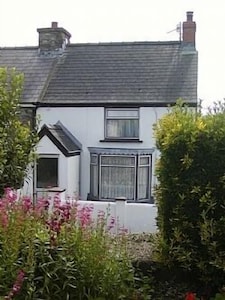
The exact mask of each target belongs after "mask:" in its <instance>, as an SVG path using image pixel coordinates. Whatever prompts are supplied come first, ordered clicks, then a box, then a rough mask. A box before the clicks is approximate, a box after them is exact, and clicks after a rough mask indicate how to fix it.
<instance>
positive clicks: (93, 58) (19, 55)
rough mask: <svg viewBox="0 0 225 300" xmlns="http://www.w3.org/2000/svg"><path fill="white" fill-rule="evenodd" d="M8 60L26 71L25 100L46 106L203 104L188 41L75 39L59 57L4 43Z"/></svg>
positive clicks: (2, 59) (0, 58)
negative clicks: (95, 41)
mask: <svg viewBox="0 0 225 300" xmlns="http://www.w3.org/2000/svg"><path fill="white" fill-rule="evenodd" d="M56 60H57V62H56ZM2 64H3V65H4V64H6V65H11V66H15V67H18V69H19V70H22V71H23V72H24V73H25V88H24V101H25V102H29V101H31V102H36V101H37V102H38V103H39V105H40V106H41V105H47V106H51V105H52V106H54V105H58V106H61V105H68V106H76V105H89V106H90V105H104V104H109V105H110V104H112V105H114V104H115V105H117V104H122V105H125V104H134V105H156V106H157V105H160V104H162V103H163V104H165V103H174V102H175V101H176V100H177V99H178V98H180V97H181V98H183V99H184V100H185V101H186V102H187V103H191V104H196V103H197V52H196V51H191V52H189V51H185V49H184V48H183V46H182V42H176V41H175V42H124V43H99V44H70V45H67V47H66V50H65V52H64V53H63V54H62V55H61V56H59V57H58V59H57V58H51V57H41V56H39V55H38V50H37V49H34V48H33V49H32V48H27V49H26V48H21V49H12V50H10V49H4V48H3V49H0V66H1V65H2Z"/></svg>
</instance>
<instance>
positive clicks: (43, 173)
mask: <svg viewBox="0 0 225 300" xmlns="http://www.w3.org/2000/svg"><path fill="white" fill-rule="evenodd" d="M36 172H37V183H36V184H37V188H50V187H57V186H58V157H40V158H39V159H38V161H37V166H36Z"/></svg>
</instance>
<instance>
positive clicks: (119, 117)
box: [105, 108, 140, 140]
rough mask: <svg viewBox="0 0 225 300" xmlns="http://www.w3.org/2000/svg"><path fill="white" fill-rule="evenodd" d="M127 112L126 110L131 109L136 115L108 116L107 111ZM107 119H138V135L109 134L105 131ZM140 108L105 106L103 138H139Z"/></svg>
mask: <svg viewBox="0 0 225 300" xmlns="http://www.w3.org/2000/svg"><path fill="white" fill-rule="evenodd" d="M123 111H124V112H128V111H131V112H132V111H133V112H136V113H137V115H136V116H120V115H119V114H118V115H115V116H109V112H123ZM109 120H138V129H137V130H138V135H137V136H130V137H129V136H109V135H108V133H107V122H108V121H109ZM139 123H140V110H139V108H105V139H115V140H118V139H123V140H131V139H132V140H133V139H137V140H138V139H139V136H140V132H139V131H140V124H139Z"/></svg>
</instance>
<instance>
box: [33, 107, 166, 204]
mask: <svg viewBox="0 0 225 300" xmlns="http://www.w3.org/2000/svg"><path fill="white" fill-rule="evenodd" d="M166 112H167V108H165V107H162V108H154V107H141V108H140V140H141V141H143V142H142V143H135V142H133V143H132V142H131V143H122V142H119V143H118V142H116V143H115V142H111V143H109V142H107V143H106V142H100V140H103V139H104V107H69V108H66V107H56V108H48V107H40V108H38V111H37V114H38V115H39V116H40V119H41V124H40V126H42V125H43V124H55V123H57V121H60V122H62V124H63V125H64V126H65V127H66V128H67V129H68V130H69V131H70V132H71V133H72V134H73V135H74V136H75V137H76V138H77V139H78V140H79V141H80V142H81V144H82V146H83V149H82V152H81V157H80V159H81V161H80V163H81V166H80V170H81V177H80V181H81V182H80V197H81V199H84V200H85V199H86V198H87V194H88V192H89V186H90V154H89V151H88V147H102V148H137V149H139V148H153V147H155V140H154V137H153V129H152V126H153V124H154V123H155V122H156V121H157V120H158V119H159V118H160V117H161V116H162V115H163V114H165V113H166ZM157 156H158V154H157V152H156V151H155V152H154V154H153V170H154V166H155V160H156V159H157ZM155 182H156V181H155V177H154V176H153V177H152V185H153V186H154V184H155Z"/></svg>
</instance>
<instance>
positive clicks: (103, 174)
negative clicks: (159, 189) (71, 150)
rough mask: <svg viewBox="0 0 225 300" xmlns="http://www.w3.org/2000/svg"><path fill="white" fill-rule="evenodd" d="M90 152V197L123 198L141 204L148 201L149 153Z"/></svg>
mask: <svg viewBox="0 0 225 300" xmlns="http://www.w3.org/2000/svg"><path fill="white" fill-rule="evenodd" d="M89 150H90V159H91V166H90V197H93V199H99V200H113V199H115V198H116V197H126V198H127V200H131V201H141V200H150V198H151V192H150V191H151V153H152V150H151V149H149V150H147V151H146V149H144V150H142V151H140V150H136V149H134V150H128V149H104V148H103V149H102V148H89Z"/></svg>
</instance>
